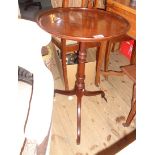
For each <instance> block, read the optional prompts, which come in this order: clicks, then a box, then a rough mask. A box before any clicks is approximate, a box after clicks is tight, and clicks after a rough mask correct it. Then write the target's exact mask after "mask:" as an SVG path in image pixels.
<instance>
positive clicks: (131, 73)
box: [103, 65, 136, 127]
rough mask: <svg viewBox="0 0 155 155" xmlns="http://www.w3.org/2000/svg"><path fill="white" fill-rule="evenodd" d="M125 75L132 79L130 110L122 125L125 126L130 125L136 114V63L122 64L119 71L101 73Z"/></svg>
mask: <svg viewBox="0 0 155 155" xmlns="http://www.w3.org/2000/svg"><path fill="white" fill-rule="evenodd" d="M105 74H106V76H108V75H118V76H122V75H127V76H128V77H129V78H130V79H131V80H132V81H133V83H134V84H133V93H132V100H131V110H130V112H129V115H128V117H127V120H126V122H125V123H123V126H124V127H127V126H129V125H130V123H131V121H132V119H133V118H134V116H135V114H136V65H128V66H122V67H121V71H115V72H114V71H112V74H111V72H110V73H109V74H107V73H106V72H104V73H103V75H105Z"/></svg>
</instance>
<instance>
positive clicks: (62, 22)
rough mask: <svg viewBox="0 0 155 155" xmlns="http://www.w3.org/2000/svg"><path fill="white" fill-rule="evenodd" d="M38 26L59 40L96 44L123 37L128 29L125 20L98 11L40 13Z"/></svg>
mask: <svg viewBox="0 0 155 155" xmlns="http://www.w3.org/2000/svg"><path fill="white" fill-rule="evenodd" d="M37 22H38V24H39V25H40V26H41V27H42V28H43V29H44V30H45V31H47V32H49V33H50V34H53V35H55V36H58V37H60V38H64V39H69V40H75V41H82V42H98V41H102V40H105V39H111V38H115V37H119V36H121V35H124V34H125V33H126V32H127V31H128V29H129V23H128V21H127V20H125V19H124V18H122V17H121V16H118V15H116V14H112V13H110V12H106V11H103V10H98V9H87V8H54V9H51V10H48V11H44V12H42V13H41V14H40V15H39V17H38V20H37Z"/></svg>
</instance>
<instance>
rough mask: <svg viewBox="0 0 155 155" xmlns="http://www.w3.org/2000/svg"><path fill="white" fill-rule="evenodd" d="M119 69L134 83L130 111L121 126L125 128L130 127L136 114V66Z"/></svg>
mask: <svg viewBox="0 0 155 155" xmlns="http://www.w3.org/2000/svg"><path fill="white" fill-rule="evenodd" d="M121 69H122V71H123V73H124V74H125V75H127V76H128V77H129V78H130V79H131V80H132V81H133V82H134V84H133V93H132V100H131V110H130V112H129V115H128V117H127V120H126V122H125V123H123V126H124V127H127V126H129V125H130V123H131V121H132V120H133V118H134V116H135V114H136V65H129V66H124V67H121Z"/></svg>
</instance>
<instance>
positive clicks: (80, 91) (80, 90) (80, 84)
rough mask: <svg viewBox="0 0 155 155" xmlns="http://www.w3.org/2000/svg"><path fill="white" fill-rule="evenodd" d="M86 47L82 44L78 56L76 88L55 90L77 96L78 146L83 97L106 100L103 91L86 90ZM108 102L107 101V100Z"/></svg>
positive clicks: (78, 142)
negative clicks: (97, 97)
mask: <svg viewBox="0 0 155 155" xmlns="http://www.w3.org/2000/svg"><path fill="white" fill-rule="evenodd" d="M86 55H87V53H86V45H85V42H81V43H80V50H79V54H78V68H77V74H76V82H75V88H74V89H73V90H70V91H66V90H58V89H56V90H55V93H59V94H62V95H76V96H77V140H76V141H77V144H80V137H81V101H82V97H83V95H85V96H94V95H101V97H103V98H104V99H105V100H106V98H105V93H104V92H103V91H101V90H100V91H87V90H85V83H84V80H85V62H86ZM106 101H107V100H106Z"/></svg>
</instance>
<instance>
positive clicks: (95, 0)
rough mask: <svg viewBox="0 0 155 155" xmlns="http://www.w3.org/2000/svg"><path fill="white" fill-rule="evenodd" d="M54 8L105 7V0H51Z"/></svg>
mask: <svg viewBox="0 0 155 155" xmlns="http://www.w3.org/2000/svg"><path fill="white" fill-rule="evenodd" d="M51 4H52V7H53V8H56V7H85V8H87V7H88V8H92V7H96V8H104V3H103V0H59V1H58V0H51Z"/></svg>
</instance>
